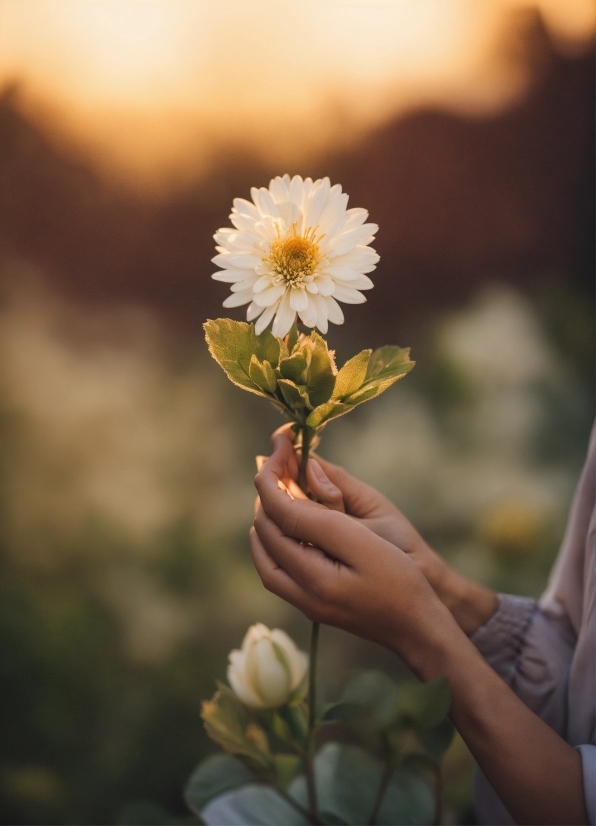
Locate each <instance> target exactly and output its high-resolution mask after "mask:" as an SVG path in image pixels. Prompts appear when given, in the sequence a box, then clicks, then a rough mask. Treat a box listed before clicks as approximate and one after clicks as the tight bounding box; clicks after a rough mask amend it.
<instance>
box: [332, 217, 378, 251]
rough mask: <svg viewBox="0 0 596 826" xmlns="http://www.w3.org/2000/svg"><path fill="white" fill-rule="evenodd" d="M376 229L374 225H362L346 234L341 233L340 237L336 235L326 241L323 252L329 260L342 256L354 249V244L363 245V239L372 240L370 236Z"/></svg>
mask: <svg viewBox="0 0 596 826" xmlns="http://www.w3.org/2000/svg"><path fill="white" fill-rule="evenodd" d="M378 229H379V227H378V226H377V225H376V224H363V225H362V226H361V227H356V228H355V229H351V230H349V231H348V232H342V233H341V235H337V236H336V237H335V238H333V239H332V240H331V239H330V240H329V241H328V244H327V246H326V247H325V251H326V253H327V255H328V256H329V258H335V257H336V256H337V255H344V254H345V253H346V252H350V250H352V249H354V247H355V246H356V244H359V243H364V239H365V238H372V235H373V234H374V233H375V232H376V231H377V230H378Z"/></svg>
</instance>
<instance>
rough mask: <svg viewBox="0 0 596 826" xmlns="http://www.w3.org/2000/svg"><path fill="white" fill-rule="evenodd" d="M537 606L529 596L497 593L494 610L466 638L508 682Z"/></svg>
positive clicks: (512, 675) (513, 672) (511, 677)
mask: <svg viewBox="0 0 596 826" xmlns="http://www.w3.org/2000/svg"><path fill="white" fill-rule="evenodd" d="M537 610H538V604H537V602H536V601H535V600H533V599H526V598H524V597H514V596H510V595H509V594H499V606H498V608H497V610H496V611H495V613H494V614H493V615H492V617H491V618H490V619H489V620H488V622H486V623H485V624H484V625H481V626H480V628H479V629H478V630H477V631H475V632H474V634H473V635H472V637H471V638H470V639H471V640H472V642H473V643H474V645H475V646H476V648H477V649H478V650H479V651H480V653H481V654H482V656H483V657H484V659H485V660H486V661H487V662H488V664H489V665H490V666H492V668H494V670H495V671H496V672H497V674H498V675H499V676H500V677H502V678H503V679H504V680H505V682H507V683H509V684H510V683H511V681H512V679H513V677H514V675H515V671H516V666H517V661H518V658H519V656H520V654H521V651H522V648H523V644H524V639H525V636H526V634H527V632H528V629H529V627H530V625H531V624H532V619H533V617H534V614H535V613H536V611H537Z"/></svg>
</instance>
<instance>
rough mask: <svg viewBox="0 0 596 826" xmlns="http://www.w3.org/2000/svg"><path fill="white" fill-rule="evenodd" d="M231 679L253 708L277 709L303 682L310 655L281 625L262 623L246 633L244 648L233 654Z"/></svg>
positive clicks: (241, 697) (230, 655) (236, 689)
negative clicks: (272, 626)
mask: <svg viewBox="0 0 596 826" xmlns="http://www.w3.org/2000/svg"><path fill="white" fill-rule="evenodd" d="M229 660H230V664H229V666H228V682H229V683H230V685H231V686H232V688H233V690H234V692H235V693H236V695H237V696H238V698H239V699H240V700H241V702H243V703H244V705H246V706H249V707H250V708H277V707H278V706H281V705H283V704H284V703H286V702H287V701H288V700H289V699H290V698H291V696H292V694H293V693H294V692H295V691H296V689H297V688H298V686H299V685H300V684H301V682H302V680H303V678H304V675H305V674H306V670H307V668H308V658H307V656H306V654H305V653H304V652H303V651H299V650H298V649H297V648H296V645H295V644H294V642H293V640H291V639H290V637H288V635H287V634H286V633H285V631H281V630H280V629H279V628H274V629H273V630H270V629H269V628H267V626H266V625H263V623H261V622H258V623H257V624H256V625H251V627H250V628H249V629H248V631H247V632H246V635H245V637H244V639H243V641H242V648H241V649H240V650H238V649H234V651H230V654H229Z"/></svg>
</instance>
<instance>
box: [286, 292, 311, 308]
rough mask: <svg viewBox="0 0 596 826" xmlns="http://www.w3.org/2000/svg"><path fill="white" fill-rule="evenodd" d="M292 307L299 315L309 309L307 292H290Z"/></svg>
mask: <svg viewBox="0 0 596 826" xmlns="http://www.w3.org/2000/svg"><path fill="white" fill-rule="evenodd" d="M290 307H291V308H292V309H293V310H296V312H297V313H300V312H302V310H306V309H307V307H308V296H307V294H306V290H300V289H297V290H290Z"/></svg>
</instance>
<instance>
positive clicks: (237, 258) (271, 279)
mask: <svg viewBox="0 0 596 826" xmlns="http://www.w3.org/2000/svg"><path fill="white" fill-rule="evenodd" d="M251 196H252V202H251V201H246V200H244V199H243V198H235V199H234V206H233V209H232V213H231V215H230V220H231V222H232V224H233V225H234V228H231V227H225V228H223V229H219V230H218V231H217V232H216V233H215V235H214V238H215V241H216V243H217V247H216V249H217V252H218V254H217V255H216V256H215V258H213V259H212V260H213V263H214V264H217V266H219V267H222V268H223V269H222V270H220V271H219V272H216V273H214V275H213V278H215V279H216V280H217V281H224V282H227V283H230V284H231V285H232V287H231V289H232V295H230V296H228V298H226V300H225V301H224V302H223V306H224V307H240V306H242V305H244V304H248V305H249V306H248V310H247V313H246V318H247V321H256V323H255V330H256V333H257V335H260V333H262V332H263V330H265V328H266V327H267V326H268V325H269V324H270V323H271V322H272V321H273V326H272V333H273V335H274V336H278V337H279V338H283V337H284V336H285V335H286V334H287V333H288V332H289V330H290V328H291V326H292V324H293V323H294V321H295V319H296V316H298V318H299V319H300V321H301V322H302V324H304V325H305V326H306V327H317V328H318V329H319V330H320V331H321V333H323V334H325V333H326V332H327V329H328V324H329V322H330V321H331V322H333V323H334V324H343V320H344V316H343V312H342V310H341V307H340V306H339V304H338V303H337V302H338V301H342V302H344V303H346V304H361V303H363V302H364V301H366V298H365V297H364V295H362V292H360V291H361V290H370V289H371V287H373V282H372V281H371V280H370V278H368V276H367V275H366V273H369V272H372V271H373V270H374V269H375V268H376V265H377V262H378V261H379V256H378V254H377V253H376V252H375V250H374V249H372V247H370V246H369V245H370V243H371V242H372V241H373V240H374V237H375V233H376V232H377V231H378V229H379V228H378V226H377V224H371V223H365V222H366V219H367V218H368V212H367V211H366V210H365V209H359V208H355V209H348V208H347V206H348V196H347V195H346V194H345V193H343V192H342V191H341V186H340V185H339V184H335V185H334V186H331V184H330V181H329V178H322V179H319V180H317V181H314V182H313V180H312V179H311V178H306V179H305V180H303V179H302V178H301V177H300V176H299V175H295V176H294V177H293V178H292V179H291V180H290V176H289V175H284V176H283V178H280V177H277V178H274V179H273V180H272V181H271V182H270V184H269V188H268V189H266V188H265V187H262V188H261V189H257V188H255V187H253V188H252V189H251Z"/></svg>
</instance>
